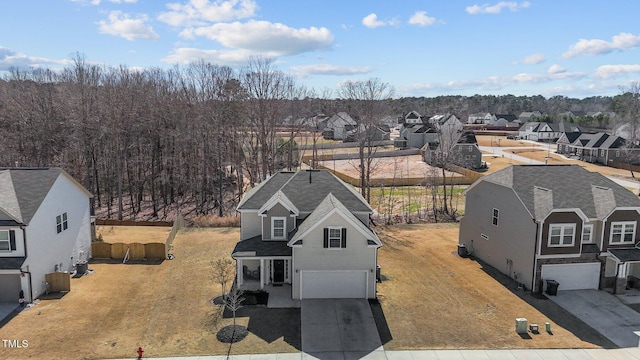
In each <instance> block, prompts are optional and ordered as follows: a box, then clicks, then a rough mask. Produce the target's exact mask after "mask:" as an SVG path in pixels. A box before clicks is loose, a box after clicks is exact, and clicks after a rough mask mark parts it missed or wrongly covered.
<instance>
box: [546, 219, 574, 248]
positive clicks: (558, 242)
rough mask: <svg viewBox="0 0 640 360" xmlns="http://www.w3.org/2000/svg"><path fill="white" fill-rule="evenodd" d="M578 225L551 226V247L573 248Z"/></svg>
mask: <svg viewBox="0 0 640 360" xmlns="http://www.w3.org/2000/svg"><path fill="white" fill-rule="evenodd" d="M575 234H576V224H550V225H549V247H562V246H573V244H575Z"/></svg>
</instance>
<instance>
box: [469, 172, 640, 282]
mask: <svg viewBox="0 0 640 360" xmlns="http://www.w3.org/2000/svg"><path fill="white" fill-rule="evenodd" d="M465 195H466V207H465V215H464V217H463V218H462V221H461V223H460V235H459V236H460V237H459V244H462V245H464V246H465V247H466V248H467V249H468V252H470V253H471V255H472V256H475V257H476V258H478V259H480V260H482V261H484V262H486V263H488V264H489V265H491V266H493V267H494V268H496V269H497V270H499V271H501V272H502V273H503V274H506V275H507V276H509V277H511V278H513V279H515V280H516V281H518V282H519V283H520V284H523V285H524V286H525V287H526V288H527V289H532V290H533V291H542V290H543V288H545V287H546V285H547V282H546V280H555V281H557V282H558V283H559V290H572V289H599V288H612V289H615V291H616V292H618V293H622V292H624V291H625V288H626V287H627V286H628V285H630V284H631V283H632V282H634V281H635V280H636V279H639V278H640V249H638V248H637V247H636V244H638V241H639V240H640V232H638V231H637V229H638V221H640V199H638V197H637V196H636V195H635V194H633V193H631V192H630V191H629V190H627V189H626V188H624V187H622V186H620V185H618V184H616V183H615V182H613V181H612V180H610V179H609V178H607V177H605V176H603V175H601V174H599V173H594V172H589V171H587V170H585V169H584V168H582V167H581V166H578V165H513V166H510V167H508V168H505V169H503V170H500V171H497V172H495V173H493V174H489V175H486V176H484V177H482V178H481V179H479V180H478V181H476V182H475V183H474V184H473V185H471V186H470V187H469V188H468V189H467V190H466V191H465ZM635 283H638V281H635ZM631 285H633V286H635V285H634V284H631Z"/></svg>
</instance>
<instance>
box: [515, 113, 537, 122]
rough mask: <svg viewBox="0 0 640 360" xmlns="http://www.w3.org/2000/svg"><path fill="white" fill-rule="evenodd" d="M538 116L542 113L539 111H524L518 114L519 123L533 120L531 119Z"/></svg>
mask: <svg viewBox="0 0 640 360" xmlns="http://www.w3.org/2000/svg"><path fill="white" fill-rule="evenodd" d="M540 116H542V113H541V112H540V111H524V112H522V113H520V116H518V120H520V123H522V124H524V123H526V122H529V121H533V119H535V118H537V117H540Z"/></svg>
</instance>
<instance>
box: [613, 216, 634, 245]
mask: <svg viewBox="0 0 640 360" xmlns="http://www.w3.org/2000/svg"><path fill="white" fill-rule="evenodd" d="M615 225H622V233H621V234H620V235H621V237H620V241H613V228H614V226H615ZM627 226H633V232H632V237H631V241H624V234H625V232H626V229H627ZM635 239H636V222H635V221H612V222H611V230H610V231H609V244H633V243H634V242H635Z"/></svg>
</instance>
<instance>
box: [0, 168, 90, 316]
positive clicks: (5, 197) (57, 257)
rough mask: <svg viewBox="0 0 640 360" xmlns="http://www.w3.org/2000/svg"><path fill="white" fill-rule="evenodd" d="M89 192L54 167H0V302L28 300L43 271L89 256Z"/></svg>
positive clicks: (41, 286)
mask: <svg viewBox="0 0 640 360" xmlns="http://www.w3.org/2000/svg"><path fill="white" fill-rule="evenodd" d="M90 199H91V194H90V193H89V191H87V190H86V189H85V188H84V187H83V186H82V185H80V184H79V183H78V182H77V181H76V180H75V179H73V178H72V177H71V175H69V174H68V173H66V172H65V171H64V170H62V169H59V168H8V169H0V302H9V303H13V304H17V303H18V295H19V292H20V291H23V292H24V295H25V300H26V301H28V302H31V301H33V300H34V299H36V298H37V297H38V296H39V295H40V294H42V293H44V292H45V291H46V290H47V287H46V283H45V275H46V274H48V273H53V272H63V271H71V270H73V268H74V266H75V265H76V264H77V263H78V262H81V261H87V260H89V258H90V257H91V221H92V219H91V206H90Z"/></svg>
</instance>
